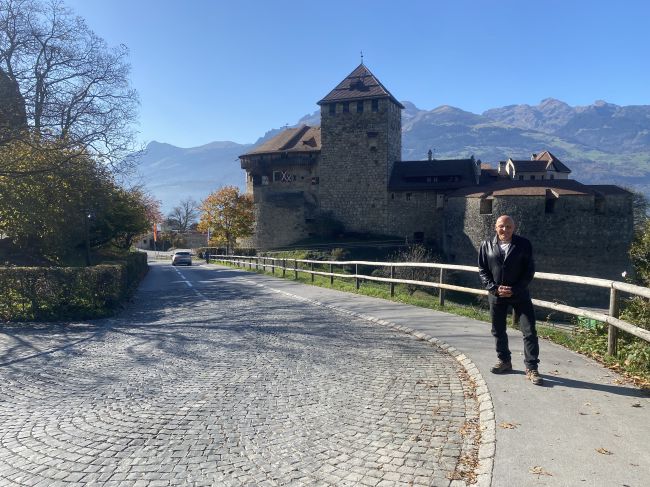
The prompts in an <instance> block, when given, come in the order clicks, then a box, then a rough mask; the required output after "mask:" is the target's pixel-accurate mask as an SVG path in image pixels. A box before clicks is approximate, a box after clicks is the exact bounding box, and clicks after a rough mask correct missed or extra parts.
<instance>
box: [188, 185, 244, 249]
mask: <svg viewBox="0 0 650 487" xmlns="http://www.w3.org/2000/svg"><path fill="white" fill-rule="evenodd" d="M200 210H201V219H200V221H199V225H198V228H199V230H201V231H203V232H206V231H208V230H209V232H210V242H209V245H213V246H221V245H225V246H226V251H227V252H228V253H229V252H230V251H231V249H233V248H234V247H235V243H236V241H237V239H238V238H246V237H250V236H251V235H252V234H253V225H254V223H255V215H254V211H253V199H252V198H251V196H250V195H247V194H240V193H239V189H238V188H236V187H235V186H224V187H223V188H221V189H219V190H217V191H215V192H213V193H211V194H210V195H208V197H207V198H206V199H204V200H203V202H202V203H201V206H200Z"/></svg>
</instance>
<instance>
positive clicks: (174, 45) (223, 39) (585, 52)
mask: <svg viewBox="0 0 650 487" xmlns="http://www.w3.org/2000/svg"><path fill="white" fill-rule="evenodd" d="M65 3H66V5H68V6H69V7H70V8H72V9H73V10H74V11H75V12H76V13H77V14H79V15H80V16H82V17H84V18H85V19H86V21H87V23H88V25H89V26H90V27H91V28H92V29H93V30H94V31H95V32H96V33H97V34H98V35H100V36H101V37H103V38H104V39H106V41H107V42H108V43H109V45H117V44H120V43H123V44H126V45H127V46H128V47H129V49H130V53H131V65H132V83H133V86H134V88H136V89H137V90H138V92H139V95H140V101H141V110H140V126H139V131H140V137H141V140H142V141H143V142H145V143H146V142H150V141H152V140H157V141H160V142H167V143H170V144H173V145H177V146H181V147H193V146H198V145H202V144H206V143H209V142H212V141H217V140H218V141H223V140H231V141H234V142H239V143H249V142H254V141H255V140H256V139H257V138H258V137H260V136H262V135H263V134H264V132H265V131H266V130H268V129H270V128H276V127H281V126H282V125H284V124H287V123H288V124H293V123H296V122H297V121H298V119H299V118H300V117H301V116H303V115H305V114H307V113H311V112H313V111H315V110H316V109H317V105H316V102H317V101H318V100H319V99H321V98H322V97H323V96H325V95H326V94H327V93H328V92H329V91H330V90H331V89H332V88H333V87H334V86H336V84H338V83H339V82H340V81H341V80H342V79H343V78H344V77H345V76H346V75H347V74H349V73H350V72H351V71H352V70H353V69H354V68H355V67H356V66H357V65H358V64H359V61H360V57H359V52H360V51H361V50H363V53H364V61H365V64H366V65H367V66H368V67H369V68H370V70H371V71H372V72H373V73H374V74H375V75H376V76H377V77H378V78H379V80H380V81H381V82H382V83H383V84H384V85H385V86H386V87H387V88H388V89H389V90H390V91H391V92H392V93H393V95H394V96H395V97H396V98H397V99H399V100H408V101H411V102H413V103H415V105H417V106H418V107H419V108H421V109H427V110H431V109H433V108H435V107H437V106H440V105H453V106H456V107H458V108H461V109H464V110H467V111H471V112H474V113H481V112H483V111H484V110H486V109H488V108H493V107H498V106H503V105H510V104H518V103H528V104H537V103H539V102H540V101H541V100H542V99H544V98H547V97H553V98H558V99H560V100H563V101H565V102H567V103H569V104H570V105H588V104H590V103H593V102H594V101H595V100H606V101H608V102H610V103H616V104H619V105H648V104H650V36H649V35H648V34H647V31H648V22H649V21H650V2H647V1H636V0H635V1H632V0H630V1H626V0H621V1H619V2H614V1H612V0H609V1H601V0H591V1H582V0H574V1H572V0H562V1H559V0H544V1H532V0H491V1H488V0H471V1H470V0H453V1H452V0H449V1H443V0H428V1H426V0H423V1H419V0H411V1H408V0H402V1H384V0H374V1H366V0H347V1H340V0H327V1H315V0H312V1H304V2H303V1H297V0H257V1H253V0H230V1H221V0H184V1H181V0H65Z"/></svg>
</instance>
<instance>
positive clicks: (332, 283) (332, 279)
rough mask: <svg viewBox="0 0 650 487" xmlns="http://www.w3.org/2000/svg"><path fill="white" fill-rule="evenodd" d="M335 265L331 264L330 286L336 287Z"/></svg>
mask: <svg viewBox="0 0 650 487" xmlns="http://www.w3.org/2000/svg"><path fill="white" fill-rule="evenodd" d="M332 274H334V264H330V286H333V285H334V276H333V275H332Z"/></svg>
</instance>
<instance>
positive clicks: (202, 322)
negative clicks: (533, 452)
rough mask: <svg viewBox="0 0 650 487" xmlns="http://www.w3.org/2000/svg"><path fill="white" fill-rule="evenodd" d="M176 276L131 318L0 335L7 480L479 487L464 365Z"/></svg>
mask: <svg viewBox="0 0 650 487" xmlns="http://www.w3.org/2000/svg"><path fill="white" fill-rule="evenodd" d="M178 272H182V273H183V274H186V275H188V276H190V277H189V278H188V279H190V280H191V279H195V281H194V287H189V286H184V285H183V286H181V285H180V284H183V283H182V282H181V283H179V285H176V286H168V287H166V288H161V290H158V291H150V292H148V291H141V292H140V293H139V294H138V295H137V297H136V300H135V302H134V303H133V305H132V306H131V307H130V309H128V310H127V311H126V312H125V313H123V314H122V315H121V316H120V318H118V319H113V320H105V321H101V322H96V323H93V324H80V325H74V326H70V325H68V326H63V325H62V326H58V325H0V353H1V355H0V485H3V486H5V485H29V486H33V485H38V486H48V487H51V486H58V485H61V486H72V485H75V486H76V485H79V486H88V485H101V486H113V485H116V486H117V485H119V486H122V485H124V486H140V485H142V486H152V487H153V486H168V485H260V486H261V485H337V486H339V485H370V486H407V485H434V486H448V485H450V484H451V485H454V486H455V485H465V483H466V481H467V480H468V479H469V478H471V473H472V472H471V471H472V457H473V456H474V455H475V453H476V446H475V444H474V443H475V440H476V437H475V435H476V428H477V423H478V421H477V418H478V409H477V403H476V398H475V396H474V394H473V388H472V384H471V383H470V381H469V380H468V378H467V375H466V374H465V372H464V369H463V368H462V367H461V366H460V365H459V364H458V362H457V361H456V360H455V359H454V358H453V357H451V356H449V355H448V354H446V353H445V352H442V351H441V350H439V349H438V348H436V347H435V346H433V345H432V344H430V343H428V342H425V341H421V340H417V339H416V338H414V337H412V336H410V335H407V334H404V333H400V332H397V331H394V330H392V329H390V328H388V327H383V326H380V325H377V324H374V323H369V322H367V321H364V320H362V319H358V318H353V317H350V316H345V315H342V314H338V313H334V312H332V311H331V310H327V309H324V308H320V307H318V306H314V305H312V304H309V303H305V302H301V301H298V300H294V299H291V298H290V297H287V296H283V295H279V294H277V293H273V292H270V291H269V290H266V289H264V288H261V287H259V286H254V285H250V284H247V283H246V282H245V281H236V280H235V281H233V280H230V279H228V273H221V274H219V273H216V272H215V271H208V270H207V269H201V268H192V269H187V270H183V271H178ZM178 272H177V271H176V270H174V269H172V268H170V267H169V266H154V267H153V269H152V271H151V273H150V276H149V277H148V280H149V281H150V282H151V281H152V280H156V281H160V282H167V283H169V282H171V280H173V279H174V278H175V276H177V274H178ZM215 276H217V277H216V278H215ZM200 279H204V280H203V281H200ZM205 279H207V280H205ZM149 289H151V287H149ZM453 479H457V480H455V481H454V480H453Z"/></svg>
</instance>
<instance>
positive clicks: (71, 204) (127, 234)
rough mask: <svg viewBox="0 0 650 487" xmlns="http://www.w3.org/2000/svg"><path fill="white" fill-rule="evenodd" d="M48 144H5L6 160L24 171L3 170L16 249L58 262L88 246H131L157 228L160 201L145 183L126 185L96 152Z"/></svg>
mask: <svg viewBox="0 0 650 487" xmlns="http://www.w3.org/2000/svg"><path fill="white" fill-rule="evenodd" d="M48 145H51V146H52V147H47V149H46V150H43V149H42V147H40V146H39V147H38V148H36V147H35V146H34V145H33V144H29V143H25V142H23V141H22V140H14V141H12V142H9V143H5V144H3V145H0V166H1V167H3V168H5V169H7V170H8V172H9V173H14V174H16V173H19V174H21V175H20V176H19V177H16V176H8V175H6V174H4V175H3V174H2V173H0V237H2V235H4V236H5V238H4V240H5V241H8V242H9V243H10V244H11V248H12V249H14V252H13V253H15V254H19V255H21V256H23V257H25V258H26V259H27V260H31V261H33V262H36V263H38V262H43V261H47V262H50V263H54V264H56V263H59V262H61V260H62V259H63V258H64V257H65V256H66V255H68V254H71V253H74V252H75V251H78V250H79V249H80V248H83V247H90V246H92V247H98V246H101V245H108V244H111V245H112V244H115V245H117V246H120V247H122V248H128V247H129V246H130V245H131V243H132V241H133V239H134V238H135V237H136V236H138V235H140V234H142V233H144V232H146V231H147V230H148V229H149V228H151V227H150V225H151V223H152V217H153V218H155V217H156V216H159V213H160V211H159V209H158V208H159V202H157V201H155V200H154V199H153V198H151V196H150V195H148V194H147V193H146V192H144V191H143V190H142V188H124V187H122V186H120V185H119V184H117V183H116V181H115V179H114V177H113V175H112V174H111V173H110V171H108V170H107V168H106V167H105V166H104V165H102V164H100V163H98V162H97V161H95V160H94V159H92V158H91V157H76V158H75V159H74V160H72V159H70V158H69V157H68V154H67V153H66V152H65V151H64V150H62V149H61V148H58V147H57V146H56V145H54V144H53V143H52V144H48ZM22 260H25V259H22Z"/></svg>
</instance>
